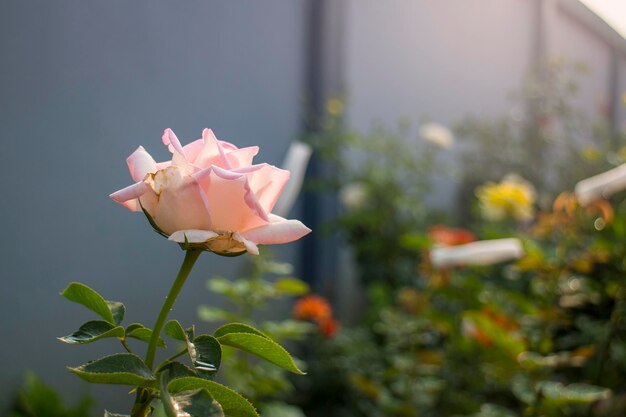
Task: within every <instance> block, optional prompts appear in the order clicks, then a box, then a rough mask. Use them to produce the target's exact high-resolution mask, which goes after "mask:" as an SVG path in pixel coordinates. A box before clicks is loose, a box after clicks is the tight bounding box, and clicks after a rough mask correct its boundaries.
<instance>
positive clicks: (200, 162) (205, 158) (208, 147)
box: [194, 129, 231, 168]
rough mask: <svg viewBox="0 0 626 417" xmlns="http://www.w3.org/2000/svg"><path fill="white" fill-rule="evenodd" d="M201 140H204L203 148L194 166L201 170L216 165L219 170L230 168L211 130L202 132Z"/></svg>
mask: <svg viewBox="0 0 626 417" xmlns="http://www.w3.org/2000/svg"><path fill="white" fill-rule="evenodd" d="M202 140H204V146H203V147H202V150H201V151H200V153H199V154H198V156H197V158H196V160H195V162H194V163H195V165H196V166H199V167H201V168H207V167H208V166H209V165H217V166H219V167H221V168H230V167H231V166H230V162H229V161H228V159H226V155H225V153H224V149H223V147H222V145H221V143H220V141H219V140H217V138H216V137H215V134H214V133H213V131H212V130H211V129H204V130H203V131H202Z"/></svg>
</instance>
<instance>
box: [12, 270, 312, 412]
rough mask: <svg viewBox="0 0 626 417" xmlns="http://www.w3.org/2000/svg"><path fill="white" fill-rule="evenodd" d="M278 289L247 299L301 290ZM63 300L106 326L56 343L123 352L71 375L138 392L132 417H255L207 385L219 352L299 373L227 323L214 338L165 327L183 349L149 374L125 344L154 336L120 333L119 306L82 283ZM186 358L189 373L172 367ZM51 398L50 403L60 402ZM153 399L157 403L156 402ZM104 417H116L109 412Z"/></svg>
mask: <svg viewBox="0 0 626 417" xmlns="http://www.w3.org/2000/svg"><path fill="white" fill-rule="evenodd" d="M186 259H187V258H186ZM270 268H273V269H274V270H281V271H283V270H285V268H286V267H285V265H281V264H270ZM218 286H219V285H218ZM278 286H279V287H280V289H272V290H271V291H266V292H263V293H262V294H260V295H257V294H256V290H257V288H261V287H249V288H248V289H249V290H250V291H251V293H249V294H248V296H249V298H251V299H254V298H256V299H257V300H262V299H264V298H263V297H268V296H271V297H276V296H277V295H278V294H294V293H300V292H301V291H302V290H303V288H304V287H305V285H304V284H300V283H298V282H297V280H295V279H293V278H285V279H283V280H282V281H281V282H280V284H279V285H278ZM222 287H223V286H222ZM261 289H262V288H261ZM234 293H236V292H234ZM234 293H233V294H234ZM61 295H63V296H64V297H65V298H67V299H69V300H70V301H74V302H76V303H79V304H81V305H83V306H85V307H86V308H88V309H89V310H91V311H93V312H95V313H96V314H98V315H99V316H100V317H102V318H103V319H104V321H102V320H93V321H89V322H87V323H85V324H83V325H82V326H80V327H79V329H78V330H77V331H76V332H74V333H72V334H71V335H69V336H65V337H61V338H59V340H60V341H62V342H65V343H68V344H85V343H91V342H95V341H97V340H100V339H104V338H117V339H118V340H119V341H120V343H121V344H122V346H123V347H124V349H125V350H126V351H127V353H117V354H113V355H110V356H105V357H103V358H100V359H97V360H93V361H90V362H87V363H85V364H83V365H80V366H77V367H71V368H69V370H70V371H71V372H73V373H74V374H76V375H77V376H79V377H80V378H82V379H83V380H85V381H88V382H92V383H100V384H121V385H130V386H133V387H136V390H135V391H136V392H137V401H136V403H135V406H134V408H133V410H132V416H133V417H147V416H148V415H151V414H153V412H155V410H156V412H158V413H161V414H162V415H165V416H166V417H176V416H177V415H178V413H179V411H177V410H182V411H185V412H186V413H187V414H189V415H190V416H198V417H199V416H224V415H228V416H242V417H248V416H258V414H257V412H256V410H255V409H254V407H252V405H251V404H250V403H249V402H248V401H247V400H246V399H244V398H243V397H242V396H241V395H239V394H237V393H236V392H235V391H233V390H231V389H229V388H226V387H225V386H223V385H221V384H218V383H216V382H213V381H210V380H211V379H213V378H214V376H215V374H216V373H217V372H218V371H219V368H220V366H221V365H222V350H223V348H225V347H226V348H229V347H234V348H237V349H240V350H243V351H246V352H248V353H252V354H253V355H255V356H256V357H258V358H261V359H265V360H267V361H268V363H273V364H276V365H278V366H280V367H282V368H284V369H287V370H289V371H291V372H294V373H302V372H301V371H300V370H299V369H298V367H297V366H296V365H295V363H294V361H293V359H292V358H291V356H290V355H289V353H287V351H286V350H285V349H283V348H282V347H281V346H280V345H279V344H277V343H276V342H274V341H273V340H272V339H270V337H269V336H267V335H265V334H264V333H263V332H262V331H261V330H258V329H256V328H254V327H252V326H250V325H246V324H242V323H230V324H226V325H224V326H222V327H220V328H218V329H217V330H216V332H215V336H211V335H208V334H201V335H198V336H196V335H195V329H194V327H193V326H191V327H189V328H187V329H185V328H183V326H182V325H181V324H180V323H179V322H178V321H176V320H170V321H169V322H167V323H166V324H165V326H164V331H165V334H166V335H168V336H169V337H170V338H172V339H174V340H178V341H182V342H184V346H185V347H184V349H183V350H181V351H178V352H177V353H175V354H174V355H172V356H170V357H169V358H168V359H166V360H165V361H163V362H162V363H161V364H159V365H158V366H157V367H156V369H155V370H154V371H153V370H152V369H150V367H149V366H147V365H146V362H144V361H143V360H142V359H141V358H140V357H139V356H138V355H136V354H134V353H133V352H132V350H131V347H130V345H129V343H128V341H129V339H137V340H139V341H142V342H147V343H150V342H151V340H152V337H153V331H152V330H151V329H149V328H147V327H146V326H144V325H143V324H141V323H133V324H130V325H129V326H128V327H126V328H124V327H122V326H121V325H120V323H121V321H122V319H123V317H124V312H125V307H124V305H123V304H122V303H119V302H114V301H107V300H106V299H105V298H104V297H102V296H101V295H100V294H98V293H97V292H96V291H95V290H93V289H91V288H89V287H88V286H86V285H84V284H80V283H72V284H70V285H69V286H68V287H67V288H66V289H65V290H64V291H63V292H62V293H61ZM154 342H156V346H160V347H162V348H165V347H166V346H165V342H164V341H163V339H161V338H160V337H159V338H155V339H154V341H153V342H152V343H154ZM151 346H155V345H151ZM185 354H186V356H187V357H188V358H189V363H190V365H191V367H189V366H186V365H184V364H182V363H180V362H177V361H176V359H177V358H179V357H181V356H184V355H185ZM35 388H38V386H35ZM38 389H40V388H38ZM40 390H41V389H40ZM168 390H169V391H168ZM54 398H55V397H52V400H54V401H56V402H58V401H57V400H55V399H54ZM157 398H158V399H159V400H156V399H157ZM18 415H19V414H18ZM50 415H54V414H50ZM105 415H107V416H117V414H112V413H109V412H108V411H106V412H105ZM38 417H39V415H38Z"/></svg>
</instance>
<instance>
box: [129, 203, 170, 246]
mask: <svg viewBox="0 0 626 417" xmlns="http://www.w3.org/2000/svg"><path fill="white" fill-rule="evenodd" d="M137 201H139V207H141V211H143V214H144V215H145V216H146V218H147V219H148V223H150V226H152V228H153V229H154V231H155V232H157V233H158V234H160V235H161V236H163V237H164V238H166V239H167V238H168V237H170V236H169V235H168V234H167V233H165V232H164V231H163V230H161V228H160V227H159V226H157V224H156V223H155V221H154V219H153V218H152V216H151V215H150V213H148V211H147V210H146V209H145V208H143V205H142V204H141V201H140V200H139V199H137Z"/></svg>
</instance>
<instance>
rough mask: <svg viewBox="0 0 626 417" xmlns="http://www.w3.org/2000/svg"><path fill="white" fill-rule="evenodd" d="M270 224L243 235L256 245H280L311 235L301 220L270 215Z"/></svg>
mask: <svg viewBox="0 0 626 417" xmlns="http://www.w3.org/2000/svg"><path fill="white" fill-rule="evenodd" d="M269 218H270V223H269V224H268V225H265V226H261V227H257V228H254V229H250V230H247V231H245V232H243V233H241V235H242V236H243V237H245V238H246V239H248V240H251V241H252V242H254V243H256V244H265V245H271V244H280V243H288V242H293V241H294V240H298V239H300V238H301V237H303V236H306V235H308V234H309V233H311V229H309V228H308V227H306V226H305V225H304V224H302V222H300V221H299V220H287V219H284V218H282V217H280V216H276V215H275V214H270V216H269Z"/></svg>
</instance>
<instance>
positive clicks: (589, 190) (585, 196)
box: [574, 164, 626, 207]
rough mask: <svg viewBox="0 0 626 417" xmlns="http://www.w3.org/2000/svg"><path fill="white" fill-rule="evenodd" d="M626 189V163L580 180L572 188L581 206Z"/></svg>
mask: <svg viewBox="0 0 626 417" xmlns="http://www.w3.org/2000/svg"><path fill="white" fill-rule="evenodd" d="M624 189H626V164H622V165H620V166H618V167H617V168H613V169H611V170H609V171H606V172H604V173H602V174H598V175H594V176H593V177H589V178H587V179H584V180H582V181H580V182H579V183H578V184H576V187H575V188H574V190H575V193H576V198H577V199H578V203H579V204H580V205H581V206H583V207H584V206H586V205H588V204H590V203H592V202H593V201H595V200H597V199H599V198H608V197H610V196H611V195H613V194H615V193H617V192H619V191H622V190H624Z"/></svg>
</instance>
